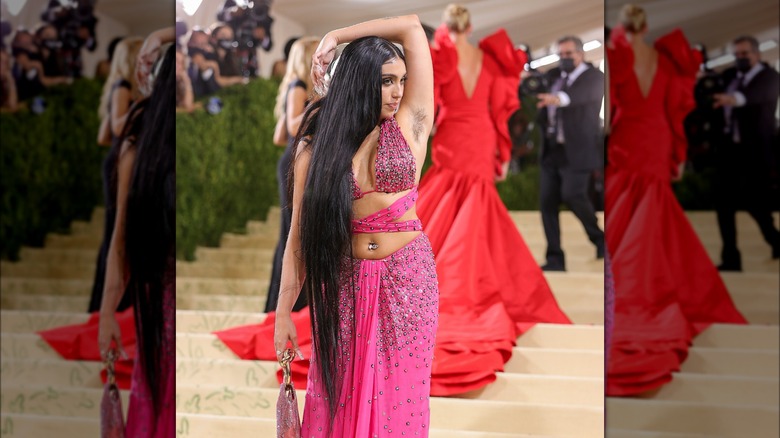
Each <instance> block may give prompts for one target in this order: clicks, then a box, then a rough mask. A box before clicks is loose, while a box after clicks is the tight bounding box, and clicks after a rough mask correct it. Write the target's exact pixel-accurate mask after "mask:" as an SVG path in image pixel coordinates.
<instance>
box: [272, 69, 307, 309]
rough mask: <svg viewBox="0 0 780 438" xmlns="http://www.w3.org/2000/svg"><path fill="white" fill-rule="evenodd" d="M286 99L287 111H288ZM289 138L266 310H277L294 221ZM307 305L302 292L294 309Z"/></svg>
mask: <svg viewBox="0 0 780 438" xmlns="http://www.w3.org/2000/svg"><path fill="white" fill-rule="evenodd" d="M295 87H301V88H303V89H304V90H306V83H305V82H303V81H301V80H300V79H298V80H295V81H294V82H292V83H291V84H290V87H289V88H288V89H287V93H289V92H290V90H292V89H293V88H295ZM286 102H287V99H285V111H286V106H287V105H286ZM288 137H289V139H288V140H287V148H285V150H284V154H282V156H281V157H280V158H279V163H278V164H277V165H276V181H277V184H278V185H279V205H280V206H281V209H282V217H281V221H280V222H281V224H280V225H281V226H280V230H279V243H277V244H276V251H275V252H274V262H273V267H272V268H271V284H270V285H269V286H268V298H267V300H266V302H265V311H266V312H273V311H275V310H276V303H277V302H278V301H279V287H280V285H281V280H282V260H283V259H284V248H285V247H286V246H287V236H288V235H289V234H290V223H291V222H292V206H291V205H290V199H289V196H288V194H289V192H288V191H287V175H288V173H289V172H290V165H291V164H292V159H293V155H292V154H293V151H294V150H295V148H294V145H293V141H294V140H295V135H294V134H292V133H288ZM304 307H306V296H304V295H303V294H300V295H299V296H298V300H297V301H296V302H295V305H294V306H293V311H298V310H301V309H303V308H304Z"/></svg>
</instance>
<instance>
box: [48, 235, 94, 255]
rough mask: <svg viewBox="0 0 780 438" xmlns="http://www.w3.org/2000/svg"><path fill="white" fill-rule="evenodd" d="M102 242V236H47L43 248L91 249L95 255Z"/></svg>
mask: <svg viewBox="0 0 780 438" xmlns="http://www.w3.org/2000/svg"><path fill="white" fill-rule="evenodd" d="M102 242H103V236H102V235H69V234H48V235H46V239H45V241H44V245H43V246H44V247H46V248H61V249H65V248H68V249H91V250H93V251H95V254H97V251H98V249H100V244H101V243H102Z"/></svg>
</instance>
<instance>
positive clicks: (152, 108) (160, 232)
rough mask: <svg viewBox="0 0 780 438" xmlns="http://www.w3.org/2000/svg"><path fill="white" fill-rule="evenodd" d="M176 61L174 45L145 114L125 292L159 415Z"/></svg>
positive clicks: (171, 246)
mask: <svg viewBox="0 0 780 438" xmlns="http://www.w3.org/2000/svg"><path fill="white" fill-rule="evenodd" d="M175 61H176V54H175V52H174V46H173V45H171V46H169V47H168V48H167V50H165V52H164V53H163V54H162V58H161V61H158V62H160V63H161V64H160V65H159V69H158V70H157V71H158V72H157V74H156V78H155V80H154V87H153V89H152V93H151V95H150V96H149V97H148V98H147V99H146V105H145V108H144V111H143V114H142V115H141V124H142V125H141V129H140V134H139V135H138V137H137V141H136V148H137V149H136V151H137V152H136V158H135V164H134V165H133V175H132V179H131V182H130V190H129V192H128V195H127V218H126V229H125V236H126V238H125V251H126V255H127V266H128V271H129V274H130V275H129V279H128V284H127V291H126V293H132V294H133V295H134V297H135V310H134V312H135V323H136V338H137V352H138V355H139V359H140V364H141V366H142V367H143V368H142V369H143V371H144V374H145V376H146V382H147V385H148V386H149V389H150V391H149V392H150V393H151V394H152V399H153V402H154V408H155V411H156V412H159V411H160V408H161V403H162V400H161V397H160V394H159V391H158V388H159V387H160V386H161V384H162V382H161V370H162V367H164V366H165V364H164V363H163V361H162V360H161V356H162V349H163V348H166V349H170V348H172V346H166V345H164V342H165V340H164V339H163V332H164V331H163V325H164V324H165V323H166V320H165V315H164V312H163V294H164V289H165V287H166V284H168V283H171V282H172V281H173V278H172V275H173V274H172V269H171V268H172V266H173V261H172V260H173V254H174V251H175V223H176V208H175V204H176V174H175V172H176V167H175V166H176V144H175V137H174V135H175V134H174V132H175V123H176V119H175V108H176V87H175V86H174V77H175V70H176V62H175ZM166 276H168V277H167V278H166ZM168 287H170V285H169V286H168Z"/></svg>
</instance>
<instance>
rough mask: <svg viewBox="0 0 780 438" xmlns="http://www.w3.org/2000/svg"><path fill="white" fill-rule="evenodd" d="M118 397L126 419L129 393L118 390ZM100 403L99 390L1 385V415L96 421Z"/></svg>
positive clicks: (100, 394) (101, 393)
mask: <svg viewBox="0 0 780 438" xmlns="http://www.w3.org/2000/svg"><path fill="white" fill-rule="evenodd" d="M120 394H121V396H122V410H123V412H124V415H127V406H128V399H129V397H130V391H127V390H121V391H120ZM102 399H103V388H68V387H60V386H53V385H30V386H24V385H9V384H3V397H2V412H3V414H25V415H47V416H49V415H51V416H56V417H76V418H88V419H93V418H100V401H101V400H102ZM55 436H58V435H55Z"/></svg>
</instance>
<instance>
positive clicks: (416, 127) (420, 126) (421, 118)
mask: <svg viewBox="0 0 780 438" xmlns="http://www.w3.org/2000/svg"><path fill="white" fill-rule="evenodd" d="M426 117H428V116H427V115H426V114H425V111H424V110H423V109H422V108H414V109H413V110H412V135H414V140H415V141H417V142H419V141H420V134H422V132H423V130H424V128H425V119H426Z"/></svg>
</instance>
